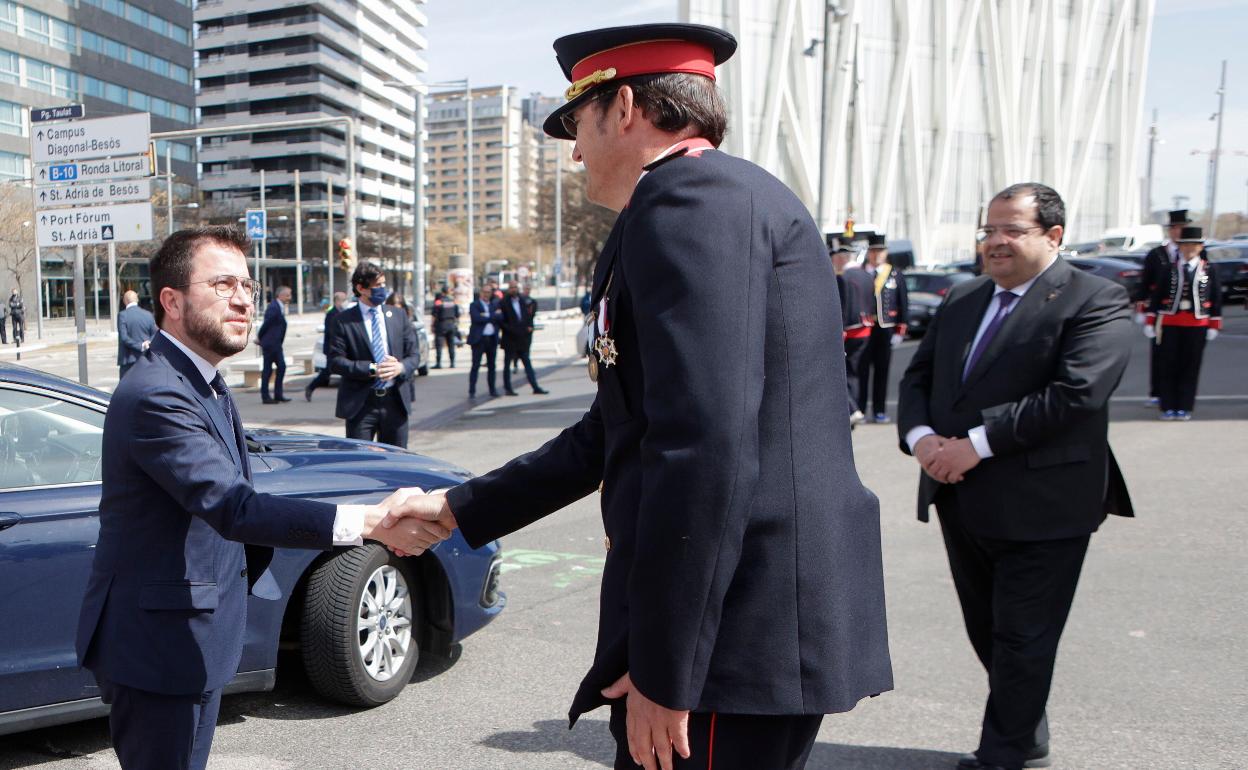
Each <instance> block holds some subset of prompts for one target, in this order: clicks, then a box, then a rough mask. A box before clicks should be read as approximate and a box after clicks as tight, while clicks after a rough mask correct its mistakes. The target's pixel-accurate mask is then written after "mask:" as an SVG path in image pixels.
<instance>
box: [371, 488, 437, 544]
mask: <svg viewBox="0 0 1248 770" xmlns="http://www.w3.org/2000/svg"><path fill="white" fill-rule="evenodd" d="M457 526H458V524H456V522H455V516H454V515H453V514H452V513H451V507H450V504H448V503H447V502H446V495H445V494H444V493H443V492H432V493H429V494H426V493H425V492H424V490H422V489H419V488H416V487H409V488H404V489H399V490H397V491H395V493H394V494H392V495H390V496H389V497H387V498H386V499H385V500H382V501H381V502H380V503H378V504H377V505H374V506H371V507H370V508H369V511H368V513H367V514H366V515H365V519H364V533H363V534H364V537H365V538H367V539H369V540H376V541H377V542H379V543H381V544H382V545H384V546H386V547H387V548H389V549H390V550H391V551H393V552H394V553H395V554H396V555H398V556H419V555H421V554H422V553H424V552H425V551H427V550H428V549H430V548H432V547H434V546H435V545H437V544H438V543H440V542H442V541H443V540H446V539H447V538H448V537H450V536H451V530H453V529H455V528H456V527H457Z"/></svg>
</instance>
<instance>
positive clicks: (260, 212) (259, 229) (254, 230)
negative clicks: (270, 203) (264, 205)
mask: <svg viewBox="0 0 1248 770" xmlns="http://www.w3.org/2000/svg"><path fill="white" fill-rule="evenodd" d="M267 231H268V212H267V211H265V210H264V209H247V237H248V238H250V239H252V240H253V241H263V240H264V236H265V233H266V232H267Z"/></svg>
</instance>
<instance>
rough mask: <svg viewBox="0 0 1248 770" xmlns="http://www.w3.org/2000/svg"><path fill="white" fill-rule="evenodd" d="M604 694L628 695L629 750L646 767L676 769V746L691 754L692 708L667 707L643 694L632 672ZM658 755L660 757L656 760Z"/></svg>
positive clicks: (626, 708)
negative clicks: (674, 753)
mask: <svg viewBox="0 0 1248 770" xmlns="http://www.w3.org/2000/svg"><path fill="white" fill-rule="evenodd" d="M602 695H603V697H604V698H608V699H611V700H615V699H616V698H623V697H625V696H627V698H628V700H627V701H626V702H625V712H626V714H627V722H628V753H629V755H630V756H631V757H632V758H633V761H634V762H636V763H637V764H639V765H641V766H642V767H644V768H646V770H658V769H659V768H662V770H672V749H676V753H677V754H680V756H682V757H684V758H685V759H688V758H689V712H688V711H674V710H672V709H669V708H664V707H663V706H660V705H659V704H657V703H655V702H654V701H652V700H650V699H649V698H647V697H646V696H645V695H642V693H641V690H638V689H637V688H636V687H634V686H633V680H632V678H631V677H629V675H628V674H625V675H624V676H622V677H620V678H619V679H617V680H616V682H615V684H613V685H611V686H610V687H608V688H607V689H605V690H603V691H602ZM656 758H657V761H656Z"/></svg>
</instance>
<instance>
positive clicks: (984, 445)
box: [966, 425, 992, 460]
mask: <svg viewBox="0 0 1248 770" xmlns="http://www.w3.org/2000/svg"><path fill="white" fill-rule="evenodd" d="M966 437H967V438H969V439H970V440H971V446H972V447H974V448H975V454H977V455H979V459H981V460H987V459H988V458H989V457H992V447H990V446H988V429H987V428H985V427H984V426H983V425H977V426H975V427H974V428H971V429H970V430H969V431H968V432H967V434H966Z"/></svg>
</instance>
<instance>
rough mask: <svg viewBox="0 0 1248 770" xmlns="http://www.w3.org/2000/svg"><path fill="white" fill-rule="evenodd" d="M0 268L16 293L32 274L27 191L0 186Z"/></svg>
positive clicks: (30, 210)
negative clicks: (26, 277) (24, 279)
mask: <svg viewBox="0 0 1248 770" xmlns="http://www.w3.org/2000/svg"><path fill="white" fill-rule="evenodd" d="M0 268H2V269H3V270H4V271H5V272H6V273H8V274H9V275H10V276H11V277H12V279H13V280H12V283H11V284H10V285H12V286H17V287H18V289H19V290H21V289H22V278H23V277H25V276H26V275H27V274H31V275H33V274H34V270H35V211H34V202H33V201H32V199H31V197H30V190H29V189H27V188H25V187H19V186H17V185H12V184H6V185H0ZM24 293H25V292H23V294H24Z"/></svg>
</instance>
